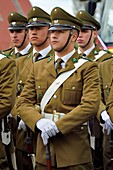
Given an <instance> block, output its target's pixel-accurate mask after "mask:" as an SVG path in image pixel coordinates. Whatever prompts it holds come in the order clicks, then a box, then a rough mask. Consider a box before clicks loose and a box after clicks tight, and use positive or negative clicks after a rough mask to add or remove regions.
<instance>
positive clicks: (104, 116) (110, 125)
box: [101, 110, 113, 135]
mask: <svg viewBox="0 0 113 170" xmlns="http://www.w3.org/2000/svg"><path fill="white" fill-rule="evenodd" d="M101 117H102V119H103V120H104V121H105V123H104V125H103V131H104V130H105V129H106V130H107V134H108V135H110V132H111V130H113V123H112V122H111V120H110V117H109V115H108V113H107V111H106V110H104V111H103V112H102V113H101Z"/></svg>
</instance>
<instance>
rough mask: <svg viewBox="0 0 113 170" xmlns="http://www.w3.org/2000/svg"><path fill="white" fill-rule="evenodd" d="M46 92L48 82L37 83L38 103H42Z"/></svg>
mask: <svg viewBox="0 0 113 170" xmlns="http://www.w3.org/2000/svg"><path fill="white" fill-rule="evenodd" d="M46 90H47V82H46V81H36V93H37V101H38V103H40V101H41V99H42V97H43V96H44V94H45V91H46Z"/></svg>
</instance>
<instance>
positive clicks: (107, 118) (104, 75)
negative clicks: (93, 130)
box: [98, 56, 113, 170]
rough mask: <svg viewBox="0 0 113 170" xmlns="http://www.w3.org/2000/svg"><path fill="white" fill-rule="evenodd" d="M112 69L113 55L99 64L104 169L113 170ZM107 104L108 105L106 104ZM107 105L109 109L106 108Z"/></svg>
mask: <svg viewBox="0 0 113 170" xmlns="http://www.w3.org/2000/svg"><path fill="white" fill-rule="evenodd" d="M112 69H113V56H111V57H110V58H109V59H106V60H105V61H104V62H102V63H100V65H99V73H100V85H101V86H100V87H101V94H102V95H101V96H102V97H101V99H102V101H101V104H100V109H99V114H98V115H99V119H100V122H101V123H102V124H103V128H104V138H103V139H104V140H103V162H104V170H112V157H111V156H112V154H111V148H110V147H111V146H110V141H111V131H112V130H113V123H112V81H113V77H112ZM106 105H107V106H106ZM106 107H107V109H106Z"/></svg>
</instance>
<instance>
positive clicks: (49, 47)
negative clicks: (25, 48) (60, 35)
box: [33, 45, 51, 57]
mask: <svg viewBox="0 0 113 170" xmlns="http://www.w3.org/2000/svg"><path fill="white" fill-rule="evenodd" d="M50 50H51V46H50V45H49V46H48V47H46V48H44V49H43V50H41V51H36V50H35V48H33V55H34V54H35V53H40V54H41V56H43V57H45V56H46V55H47V54H48V53H49V52H50Z"/></svg>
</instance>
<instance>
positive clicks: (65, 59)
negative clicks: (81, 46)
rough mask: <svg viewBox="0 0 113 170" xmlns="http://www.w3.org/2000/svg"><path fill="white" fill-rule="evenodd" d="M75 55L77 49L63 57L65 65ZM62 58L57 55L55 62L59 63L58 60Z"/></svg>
mask: <svg viewBox="0 0 113 170" xmlns="http://www.w3.org/2000/svg"><path fill="white" fill-rule="evenodd" d="M74 53H75V49H74V50H73V51H71V52H70V53H68V54H66V55H65V56H63V57H62V60H63V61H64V63H66V62H67V60H68V59H69V58H70V57H71V56H72V55H73V54H74ZM58 58H60V57H59V56H58V55H57V54H56V53H55V62H56V61H57V59H58Z"/></svg>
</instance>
